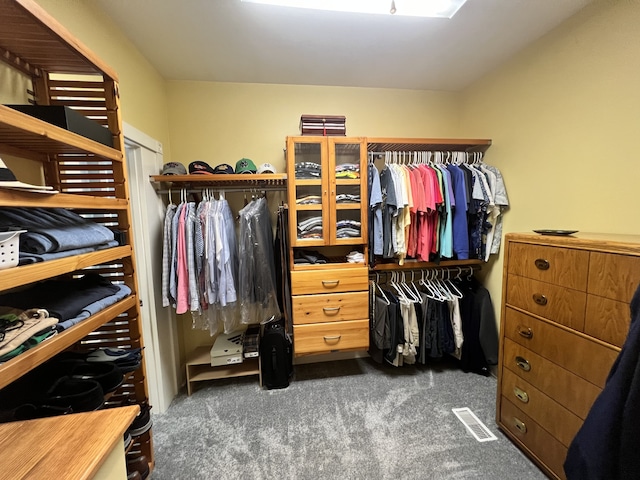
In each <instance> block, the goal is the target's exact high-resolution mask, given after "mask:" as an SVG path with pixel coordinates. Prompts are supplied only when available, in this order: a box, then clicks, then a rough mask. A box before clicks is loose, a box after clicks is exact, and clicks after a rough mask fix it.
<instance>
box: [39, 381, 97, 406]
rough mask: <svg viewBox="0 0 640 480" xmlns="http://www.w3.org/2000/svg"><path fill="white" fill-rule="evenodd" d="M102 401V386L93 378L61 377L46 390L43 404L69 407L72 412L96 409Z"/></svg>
mask: <svg viewBox="0 0 640 480" xmlns="http://www.w3.org/2000/svg"><path fill="white" fill-rule="evenodd" d="M103 403H104V393H103V391H102V387H101V386H100V384H99V383H98V382H96V381H95V380H79V379H77V378H70V377H62V378H60V379H58V380H57V381H56V382H55V383H54V384H53V386H52V387H51V388H50V389H49V391H48V392H47V394H46V396H45V399H44V402H43V404H44V405H48V406H53V407H63V408H66V407H70V408H71V409H72V410H73V412H74V413H78V412H91V411H93V410H98V409H99V408H100V407H102V404H103Z"/></svg>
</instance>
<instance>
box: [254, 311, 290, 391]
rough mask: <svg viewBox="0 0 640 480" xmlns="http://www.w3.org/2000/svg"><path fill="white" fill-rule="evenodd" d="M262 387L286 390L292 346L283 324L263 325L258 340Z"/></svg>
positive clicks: (275, 322)
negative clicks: (260, 336)
mask: <svg viewBox="0 0 640 480" xmlns="http://www.w3.org/2000/svg"><path fill="white" fill-rule="evenodd" d="M260 369H261V372H262V385H264V386H265V387H266V388H268V389H275V388H287V387H288V386H289V379H290V378H291V375H292V374H293V346H292V345H291V340H290V339H289V335H287V333H286V331H285V328H284V325H283V322H281V321H271V322H268V323H266V324H265V325H264V328H263V333H262V338H261V339H260Z"/></svg>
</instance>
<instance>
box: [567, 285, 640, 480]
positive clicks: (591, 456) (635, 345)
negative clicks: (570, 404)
mask: <svg viewBox="0 0 640 480" xmlns="http://www.w3.org/2000/svg"><path fill="white" fill-rule="evenodd" d="M639 405H640V286H639V287H638V288H637V290H636V293H635V295H634V296H633V299H632V300H631V326H630V327H629V333H628V334H627V338H626V340H625V342H624V345H623V346H622V350H621V351H620V353H619V354H618V357H617V358H616V361H615V362H614V363H613V366H612V367H611V371H610V372H609V376H608V377H607V382H606V383H605V386H604V389H603V390H602V392H601V393H600V395H599V396H598V398H596V401H595V402H594V403H593V406H592V407H591V410H590V411H589V413H588V414H587V418H585V420H584V423H583V424H582V427H581V428H580V430H578V433H577V434H576V436H575V437H574V439H573V441H572V442H571V445H570V446H569V451H568V453H567V457H566V460H565V462H564V471H565V474H566V475H567V479H568V480H636V479H637V478H638V475H639V474H640V456H639V455H638V431H639V429H640V408H638V406H639Z"/></svg>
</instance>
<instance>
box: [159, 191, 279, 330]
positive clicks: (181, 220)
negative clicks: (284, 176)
mask: <svg viewBox="0 0 640 480" xmlns="http://www.w3.org/2000/svg"><path fill="white" fill-rule="evenodd" d="M239 223H240V227H239V237H238V239H236V225H235V222H234V218H233V214H232V212H231V208H230V207H229V203H228V202H227V200H226V199H225V198H224V196H223V195H221V196H220V198H219V199H217V200H216V199H215V198H213V197H212V196H210V195H204V196H203V200H202V201H201V202H199V203H197V204H196V202H188V201H186V192H184V191H183V192H182V201H181V203H180V204H179V205H174V204H173V203H170V204H169V205H168V206H167V211H166V215H165V225H164V230H163V254H162V259H163V270H162V302H163V305H164V306H172V307H173V308H175V309H176V313H178V314H182V313H186V312H191V315H192V317H193V327H194V328H195V329H203V330H209V331H210V333H211V335H215V334H216V333H218V331H219V330H224V332H225V333H231V332H234V331H236V330H238V329H240V328H242V326H243V325H248V324H256V323H260V322H261V321H263V320H265V319H267V318H269V317H270V316H272V315H275V316H279V315H280V310H279V308H278V304H277V299H276V293H275V265H274V253H273V233H272V227H271V220H270V216H269V211H268V208H267V202H266V198H264V197H261V198H258V199H254V200H252V201H251V202H250V203H249V204H247V205H246V206H245V207H244V208H243V209H242V210H241V211H240V214H239Z"/></svg>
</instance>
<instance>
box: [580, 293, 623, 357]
mask: <svg viewBox="0 0 640 480" xmlns="http://www.w3.org/2000/svg"><path fill="white" fill-rule="evenodd" d="M630 324H631V313H630V311H629V304H628V303H624V302H617V301H615V300H610V299H608V298H603V297H596V296H595V295H587V313H586V314H585V318H584V333H586V334H587V335H591V336H593V337H595V338H599V339H600V340H602V341H604V342H608V343H611V344H613V345H617V346H618V347H622V344H623V343H624V341H625V339H626V338H627V333H628V332H629V325H630Z"/></svg>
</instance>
